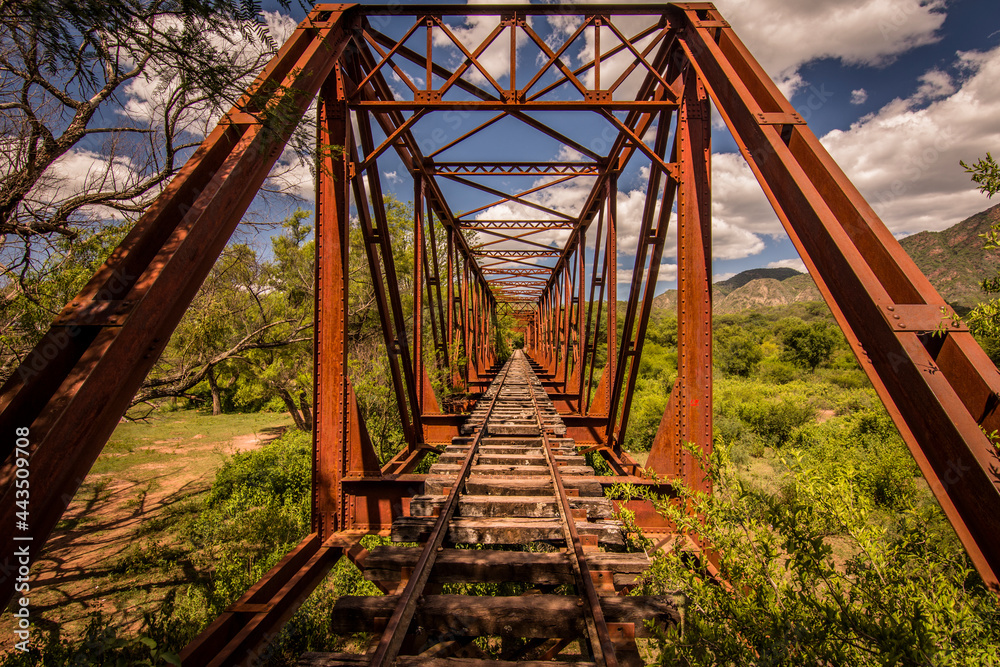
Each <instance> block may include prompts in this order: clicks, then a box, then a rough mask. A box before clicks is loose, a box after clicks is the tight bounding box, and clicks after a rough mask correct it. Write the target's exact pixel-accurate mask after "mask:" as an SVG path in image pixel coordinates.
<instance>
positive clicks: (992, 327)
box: [959, 153, 1000, 361]
mask: <svg viewBox="0 0 1000 667" xmlns="http://www.w3.org/2000/svg"><path fill="white" fill-rule="evenodd" d="M959 164H961V165H962V166H963V167H965V171H966V172H967V173H970V174H972V181H973V182H974V183H976V184H977V185H978V186H979V190H980V191H981V192H984V193H985V194H986V196H987V197H990V198H991V197H993V195H995V194H996V193H997V192H1000V165H998V164H997V162H996V161H995V160H994V159H993V156H992V155H990V154H989V153H987V154H986V157H985V158H980V159H979V160H978V161H977V162H976V163H975V164H973V165H971V166H970V165H968V164H966V163H965V162H961V161H960V162H959ZM981 237H982V238H983V240H984V242H985V243H984V248H985V249H986V250H995V249H997V248H1000V222H995V223H993V226H992V227H991V228H990V231H988V232H987V233H985V234H982V235H981ZM980 287H981V288H982V290H983V292H984V293H986V294H990V295H992V294H1000V272H998V273H997V274H996V275H994V276H991V277H988V278H984V279H983V280H982V282H981V283H980ZM966 319H967V320H968V322H969V328H970V329H971V330H972V332H973V333H974V334H976V335H977V336H979V337H980V338H981V339H985V341H984V342H987V341H988V343H989V344H988V345H987V347H988V348H993V349H994V350H996V349H998V348H1000V345H998V339H1000V299H997V298H995V297H993V298H990V299H989V300H987V301H985V302H983V303H981V304H979V305H978V306H976V307H975V308H973V309H972V311H970V312H969V314H968V315H967V316H966ZM995 356H996V353H994V357H995ZM994 361H996V359H995V358H994Z"/></svg>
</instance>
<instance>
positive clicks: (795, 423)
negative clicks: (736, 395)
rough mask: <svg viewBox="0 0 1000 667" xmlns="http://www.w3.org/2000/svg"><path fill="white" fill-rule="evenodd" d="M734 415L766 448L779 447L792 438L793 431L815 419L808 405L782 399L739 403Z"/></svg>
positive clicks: (814, 412)
mask: <svg viewBox="0 0 1000 667" xmlns="http://www.w3.org/2000/svg"><path fill="white" fill-rule="evenodd" d="M736 414H737V416H739V418H740V419H742V420H743V421H744V422H746V423H747V424H748V425H749V426H750V428H752V429H753V431H754V432H755V433H756V434H757V435H758V436H760V438H761V440H762V441H763V442H764V444H765V445H766V446H768V447H781V446H782V445H784V444H785V443H787V442H788V441H789V439H790V438H791V437H792V431H793V430H794V429H796V428H798V427H799V426H802V425H803V424H805V423H806V422H808V421H810V420H812V419H813V418H814V417H815V415H816V411H815V410H814V409H813V407H812V406H810V405H803V404H798V403H795V402H793V401H791V400H789V399H788V398H782V399H781V400H758V401H753V402H747V403H740V404H739V405H737V406H736Z"/></svg>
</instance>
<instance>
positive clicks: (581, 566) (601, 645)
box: [525, 361, 618, 667]
mask: <svg viewBox="0 0 1000 667" xmlns="http://www.w3.org/2000/svg"><path fill="white" fill-rule="evenodd" d="M525 363H527V361H525ZM532 375H533V376H534V375H535V374H534V372H532ZM537 380H538V378H537V376H536V377H535V381H537ZM530 386H531V391H530V394H531V404H532V405H533V406H534V408H535V420H536V421H537V422H538V429H539V431H540V432H541V435H542V450H543V451H544V452H545V462H546V464H547V465H548V466H549V473H550V474H551V475H552V485H553V487H554V490H555V491H556V498H557V499H558V500H559V502H558V503H556V506H557V507H558V508H559V518H560V520H561V522H562V525H563V531H564V532H565V533H566V545H567V547H570V546H571V547H572V548H567V552H568V554H569V556H570V562H571V563H572V564H573V570H574V571H575V573H576V575H577V576H578V577H579V584H578V586H579V588H581V589H583V593H584V596H585V597H586V598H587V611H588V614H586V615H585V616H584V618H585V620H586V621H587V631H588V633H589V634H590V645H591V649H592V650H593V651H594V652H595V653H597V652H598V651H599V652H600V653H601V658H602V661H603V664H605V665H607V666H608V667H618V658H617V656H615V647H614V644H613V643H612V642H611V633H610V632H608V624H607V622H606V621H605V620H604V611H603V610H602V609H601V598H600V597H599V596H598V595H597V589H596V588H595V587H594V580H593V579H592V578H591V576H590V568H589V567H587V556H586V554H585V553H584V551H583V543H581V542H580V533H579V532H578V531H577V529H576V521H575V520H574V519H573V509H572V507H570V504H569V497H568V496H567V495H566V487H565V486H564V485H563V481H562V475H561V474H560V473H559V466H557V465H556V462H555V457H554V456H553V454H552V449H551V444H550V443H549V434H548V432H547V431H546V430H545V425H544V424H543V423H542V416H541V411H540V410H539V408H538V401H537V400H536V399H535V385H534V384H533V383H530ZM595 657H597V656H595ZM602 661H598V664H601V662H602Z"/></svg>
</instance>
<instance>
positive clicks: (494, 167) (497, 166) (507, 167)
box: [431, 162, 602, 176]
mask: <svg viewBox="0 0 1000 667" xmlns="http://www.w3.org/2000/svg"><path fill="white" fill-rule="evenodd" d="M601 166H602V165H601V163H599V162H507V163H498V162H433V163H431V169H432V173H434V174H435V175H445V174H447V175H451V176H549V175H560V176H561V175H565V174H573V175H575V176H580V175H583V176H594V175H596V174H597V173H598V172H599V171H600V169H601Z"/></svg>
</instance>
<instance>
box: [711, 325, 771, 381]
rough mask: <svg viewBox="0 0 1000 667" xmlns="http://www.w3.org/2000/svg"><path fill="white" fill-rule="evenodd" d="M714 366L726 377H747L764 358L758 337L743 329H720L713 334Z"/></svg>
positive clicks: (734, 327)
mask: <svg viewBox="0 0 1000 667" xmlns="http://www.w3.org/2000/svg"><path fill="white" fill-rule="evenodd" d="M714 355H715V361H716V365H718V367H719V368H720V369H721V370H722V372H723V373H725V374H727V375H738V376H740V377H749V376H750V375H751V374H753V372H754V371H755V370H756V369H757V364H759V363H760V361H761V359H763V358H764V352H763V350H762V349H761V341H760V338H759V337H758V336H756V335H755V334H753V333H750V332H748V331H747V330H746V329H745V328H743V327H737V326H727V327H721V328H720V329H718V330H717V331H716V334H715V349H714Z"/></svg>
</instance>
